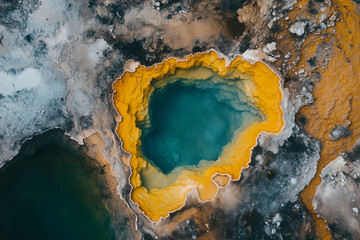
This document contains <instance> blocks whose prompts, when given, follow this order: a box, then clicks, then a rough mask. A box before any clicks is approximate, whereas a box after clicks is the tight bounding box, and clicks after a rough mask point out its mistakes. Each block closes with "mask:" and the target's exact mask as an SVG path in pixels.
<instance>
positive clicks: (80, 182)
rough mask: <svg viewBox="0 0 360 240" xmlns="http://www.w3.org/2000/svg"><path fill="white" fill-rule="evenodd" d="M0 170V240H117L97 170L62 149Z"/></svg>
mask: <svg viewBox="0 0 360 240" xmlns="http://www.w3.org/2000/svg"><path fill="white" fill-rule="evenodd" d="M30 149H31V151H30V153H26V154H22V153H20V154H19V155H18V156H17V157H16V158H15V159H13V160H12V161H10V162H9V163H7V164H6V165H5V166H4V167H3V168H1V169H0V239H4V240H17V239H27V240H30V239H37V240H41V239H44V240H45V239H46V240H50V239H52V240H57V239H59V240H60V239H62V240H64V239H67V240H70V239H74V240H75V239H76V240H79V239H88V240H90V239H94V240H95V239H97V240H98V239H104V240H107V239H114V234H113V231H112V229H111V227H110V215H109V214H108V212H107V211H106V209H105V205H104V204H103V202H102V196H101V192H100V187H101V186H99V184H97V183H96V181H95V178H94V174H95V172H94V171H95V170H94V168H92V167H89V166H87V165H86V161H85V158H84V157H83V156H82V155H81V154H80V153H79V152H77V151H75V150H73V149H71V148H70V149H69V148H68V147H64V146H62V145H61V144H58V143H48V144H45V145H42V146H40V147H39V146H31V147H30Z"/></svg>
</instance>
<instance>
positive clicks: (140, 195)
mask: <svg viewBox="0 0 360 240" xmlns="http://www.w3.org/2000/svg"><path fill="white" fill-rule="evenodd" d="M198 66H203V67H206V68H209V69H211V70H213V71H214V72H216V73H217V74H218V75H219V76H220V77H221V78H223V79H226V76H227V75H228V73H230V72H231V73H233V74H234V71H235V72H236V74H237V75H235V76H238V77H239V78H241V80H242V81H246V82H247V86H246V87H245V91H246V92H247V94H249V95H250V96H249V97H251V98H252V100H253V101H254V102H255V104H256V106H257V107H259V109H260V110H261V111H262V112H264V114H265V115H266V117H267V120H266V121H263V122H261V123H255V124H253V125H251V126H250V127H249V128H247V129H246V130H244V131H243V132H241V133H240V134H239V135H238V136H236V137H234V139H235V138H236V139H235V140H236V141H235V140H234V143H233V144H231V145H232V146H239V143H242V144H245V145H246V146H245V148H244V150H243V151H240V152H239V151H227V152H226V154H227V159H230V160H233V161H230V162H229V161H225V162H224V161H220V158H221V157H222V156H223V154H222V155H221V156H220V158H219V159H218V160H217V161H215V162H214V164H211V165H210V166H206V168H201V169H200V171H199V169H194V171H189V170H183V171H182V172H181V174H179V175H178V176H177V178H176V182H175V183H174V184H171V185H170V186H167V187H164V188H156V189H150V190H149V189H146V188H145V187H143V186H142V185H141V183H142V181H141V176H140V173H141V171H142V169H144V168H148V167H149V165H150V167H151V164H149V163H148V162H147V161H146V160H145V159H143V158H142V157H140V156H138V155H137V153H139V151H138V150H139V149H140V142H139V139H140V134H141V131H140V130H139V129H138V128H137V127H136V121H138V120H139V119H140V120H141V119H143V118H144V117H146V114H147V113H146V114H145V115H144V107H143V109H141V110H142V111H140V112H139V111H135V112H133V113H135V114H133V115H132V114H130V113H129V111H130V112H131V111H133V110H134V109H133V108H134V106H135V107H139V104H140V105H142V106H146V105H147V103H148V100H149V97H150V95H151V94H148V95H149V96H144V94H143V95H142V97H141V99H140V98H137V97H138V96H137V95H136V94H134V92H135V90H136V89H138V90H139V88H140V89H143V88H142V87H143V86H147V87H149V86H150V85H151V84H150V83H151V80H152V79H158V78H161V77H163V76H165V75H171V74H174V71H175V69H179V68H180V69H185V70H186V69H189V68H192V67H198ZM131 78H132V81H130V84H129V82H127V83H126V84H125V83H124V82H126V81H125V80H126V79H131ZM124 79H125V80H124ZM249 80H251V81H249ZM249 83H250V85H249ZM144 84H145V85H144ZM165 85H167V83H165ZM124 86H126V87H128V89H126V88H125V87H124ZM113 89H114V94H113V100H114V105H115V108H116V110H117V111H118V113H119V115H120V116H121V118H122V119H121V121H120V122H119V123H118V126H117V131H116V132H117V135H118V137H119V139H120V141H121V142H122V146H121V147H122V149H123V150H124V151H125V152H128V153H129V154H130V155H131V157H130V167H131V176H130V177H129V181H130V185H131V186H132V192H131V200H132V201H133V202H135V203H137V204H138V205H139V208H140V210H141V211H142V212H144V213H145V215H146V216H147V217H148V218H150V220H152V221H159V220H160V219H161V218H163V217H167V216H168V215H169V213H171V212H174V211H176V210H178V209H180V208H181V207H183V205H184V203H185V200H186V197H187V194H188V193H189V192H190V191H191V190H194V189H196V190H197V192H198V196H199V198H200V200H201V201H209V200H212V199H214V197H215V196H216V194H217V192H218V188H219V185H217V184H215V182H214V181H213V177H214V176H216V175H223V176H228V177H229V179H230V180H232V181H236V180H238V179H239V178H240V173H241V171H242V169H243V168H246V167H248V163H249V162H250V157H251V151H252V148H253V147H254V146H256V144H257V138H258V137H259V135H260V134H261V133H263V132H266V133H272V134H279V133H281V131H282V129H283V128H284V125H285V124H284V118H283V109H282V105H281V103H282V100H283V99H282V98H283V93H282V89H281V86H280V77H279V76H278V75H277V74H276V73H275V72H274V71H272V70H271V69H270V68H269V67H268V66H267V65H266V64H265V63H263V62H260V61H257V62H253V61H252V62H248V61H245V60H243V59H242V57H241V56H239V55H237V56H235V57H234V58H233V59H232V60H231V61H229V60H228V59H227V58H226V57H225V56H224V55H222V54H220V53H217V52H216V51H214V50H210V51H208V52H203V53H196V54H191V55H188V56H187V57H186V59H176V58H168V59H164V60H163V61H162V62H161V63H158V64H154V65H152V66H150V67H146V66H143V65H140V66H139V67H137V69H136V70H135V71H134V72H132V71H128V72H124V74H123V75H122V76H121V77H120V78H118V79H117V80H116V81H115V82H114V84H113ZM129 90H131V91H129ZM126 93H128V94H126ZM129 93H130V94H129ZM134 95H136V96H135V97H134ZM145 95H146V94H145ZM128 96H131V97H130V99H131V98H132V99H131V100H134V101H135V102H136V103H134V102H133V101H129V97H128ZM144 97H148V98H147V99H145V100H144ZM126 98H128V99H127V100H128V102H127V101H124V100H126ZM130 105H131V106H130ZM129 106H130V107H129ZM131 122H132V123H131ZM129 136H130V137H129ZM248 136H251V137H248ZM134 140H135V141H134ZM244 140H246V142H245V141H244ZM129 142H132V144H129ZM233 148H234V147H233ZM134 150H135V151H134ZM140 152H141V150H140ZM155 173H156V172H154V174H155ZM154 176H155V175H154Z"/></svg>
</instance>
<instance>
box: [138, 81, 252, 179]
mask: <svg viewBox="0 0 360 240" xmlns="http://www.w3.org/2000/svg"><path fill="white" fill-rule="evenodd" d="M221 91H222V88H221V86H220V87H219V86H218V87H216V86H215V87H213V88H208V87H206V88H198V87H195V86H185V85H183V84H181V83H174V84H171V85H169V86H167V87H165V88H164V89H162V90H156V91H155V92H154V93H153V95H152V97H151V100H150V103H149V114H150V125H151V127H150V128H145V127H142V126H141V125H140V124H139V126H140V128H141V129H142V131H143V134H142V136H141V141H142V146H141V149H142V152H143V155H144V156H145V157H146V158H147V159H148V160H149V161H150V162H152V163H153V164H154V165H155V166H157V167H158V168H159V169H160V170H161V171H162V172H163V173H165V174H168V173H170V172H171V171H172V170H173V169H174V168H176V167H178V166H188V165H197V164H198V163H199V162H200V161H201V160H210V161H214V160H217V159H218V157H219V155H220V154H221V152H222V149H223V147H224V146H225V145H226V144H227V143H229V142H230V141H231V139H232V137H233V135H234V132H235V131H236V130H237V129H238V128H239V127H241V125H242V123H243V120H244V118H248V117H249V116H250V118H251V117H254V116H255V115H253V114H251V113H250V112H249V111H241V110H238V109H235V108H234V107H232V105H234V102H235V100H234V99H237V100H236V101H239V100H238V99H239V97H238V96H237V93H236V91H233V92H231V91H229V92H226V93H222V92H221ZM229 102H232V104H229ZM241 104H242V105H243V106H246V103H242V102H237V103H235V105H241ZM242 109H246V107H242Z"/></svg>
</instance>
